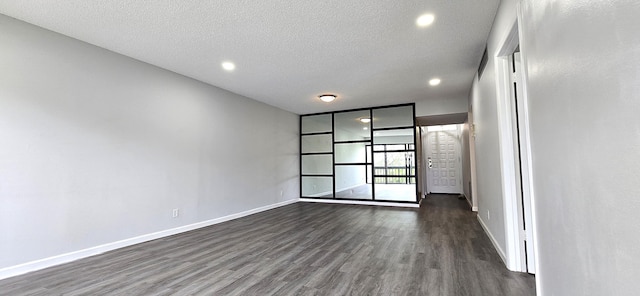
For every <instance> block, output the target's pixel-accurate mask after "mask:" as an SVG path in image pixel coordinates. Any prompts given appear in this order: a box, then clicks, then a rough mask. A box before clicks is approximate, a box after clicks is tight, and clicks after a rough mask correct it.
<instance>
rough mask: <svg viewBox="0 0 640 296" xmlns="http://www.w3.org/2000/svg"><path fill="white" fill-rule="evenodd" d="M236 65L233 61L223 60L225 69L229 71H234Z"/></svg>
mask: <svg viewBox="0 0 640 296" xmlns="http://www.w3.org/2000/svg"><path fill="white" fill-rule="evenodd" d="M235 68H236V65H235V64H233V63H232V62H223V63H222V69H225V70H227V71H233V70H235Z"/></svg>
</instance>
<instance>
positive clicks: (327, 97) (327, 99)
mask: <svg viewBox="0 0 640 296" xmlns="http://www.w3.org/2000/svg"><path fill="white" fill-rule="evenodd" d="M318 98H319V99H320V100H322V101H323V102H327V103H329V102H332V101H333V100H335V99H336V95H330V94H326V95H319V96H318Z"/></svg>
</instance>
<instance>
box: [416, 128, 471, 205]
mask: <svg viewBox="0 0 640 296" xmlns="http://www.w3.org/2000/svg"><path fill="white" fill-rule="evenodd" d="M423 144H424V145H423V147H425V148H426V149H425V151H426V155H425V164H426V166H427V168H426V170H427V190H426V191H427V192H429V193H455V194H460V193H462V163H461V160H462V158H461V156H460V153H461V152H460V125H459V124H454V125H439V126H429V127H427V136H426V143H423Z"/></svg>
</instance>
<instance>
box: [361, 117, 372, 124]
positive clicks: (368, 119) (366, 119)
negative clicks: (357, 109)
mask: <svg viewBox="0 0 640 296" xmlns="http://www.w3.org/2000/svg"><path fill="white" fill-rule="evenodd" d="M360 122H362V123H369V122H371V118H368V117H364V118H360Z"/></svg>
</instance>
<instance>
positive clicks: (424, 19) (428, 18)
mask: <svg viewBox="0 0 640 296" xmlns="http://www.w3.org/2000/svg"><path fill="white" fill-rule="evenodd" d="M435 19H436V17H435V16H434V15H433V14H431V13H427V14H423V15H421V16H420V17H418V18H417V19H416V25H417V26H418V27H421V28H424V27H428V26H429V25H431V24H433V21H434V20H435Z"/></svg>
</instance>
